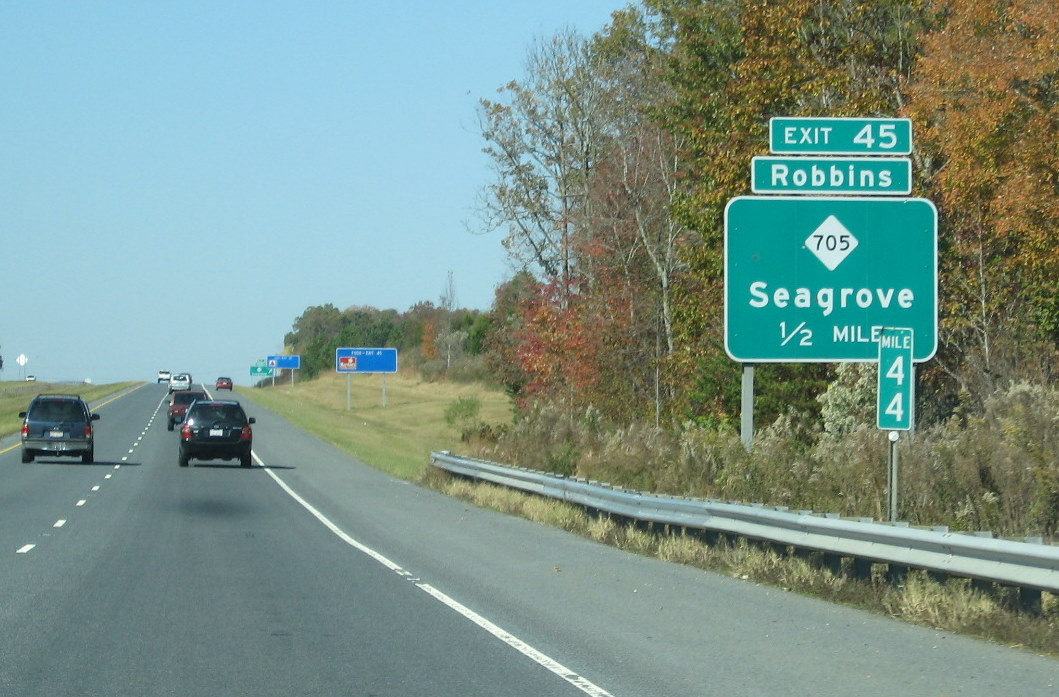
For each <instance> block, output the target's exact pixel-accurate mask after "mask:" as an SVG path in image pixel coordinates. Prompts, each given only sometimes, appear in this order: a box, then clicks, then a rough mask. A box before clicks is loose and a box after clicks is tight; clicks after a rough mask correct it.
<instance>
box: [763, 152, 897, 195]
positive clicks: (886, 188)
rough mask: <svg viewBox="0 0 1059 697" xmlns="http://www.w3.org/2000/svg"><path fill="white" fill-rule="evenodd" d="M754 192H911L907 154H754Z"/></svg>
mask: <svg viewBox="0 0 1059 697" xmlns="http://www.w3.org/2000/svg"><path fill="white" fill-rule="evenodd" d="M750 190H751V191H753V192H754V193H755V194H859V195H862V196H881V195H905V194H910V193H912V160H910V159H908V158H907V157H755V158H753V159H752V160H751V163H750Z"/></svg>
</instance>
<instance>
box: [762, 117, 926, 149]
mask: <svg viewBox="0 0 1059 697" xmlns="http://www.w3.org/2000/svg"><path fill="white" fill-rule="evenodd" d="M769 146H770V149H771V150H772V152H774V153H777V154H786V155H908V154H911V152H912V121H911V120H910V119H889V118H816V117H800V116H780V117H776V118H773V119H770V120H769Z"/></svg>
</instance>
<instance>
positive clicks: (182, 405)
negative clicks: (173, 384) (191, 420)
mask: <svg viewBox="0 0 1059 697" xmlns="http://www.w3.org/2000/svg"><path fill="white" fill-rule="evenodd" d="M196 399H206V393H205V392H202V391H201V390H177V391H176V392H174V393H173V394H171V395H170V396H169V423H168V424H167V425H166V428H168V429H169V430H170V431H172V430H173V425H174V424H178V423H180V422H181V421H183V420H184V415H185V414H187V411H188V407H189V406H191V403H192V402H194V401H195V400H196Z"/></svg>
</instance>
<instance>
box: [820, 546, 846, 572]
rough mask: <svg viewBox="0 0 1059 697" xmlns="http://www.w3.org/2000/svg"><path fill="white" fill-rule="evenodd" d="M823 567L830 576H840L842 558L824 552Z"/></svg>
mask: <svg viewBox="0 0 1059 697" xmlns="http://www.w3.org/2000/svg"><path fill="white" fill-rule="evenodd" d="M822 559H823V565H824V568H825V569H827V570H828V571H830V572H831V575H832V576H841V575H842V556H841V555H839V554H832V553H830V552H824V554H823V557H822Z"/></svg>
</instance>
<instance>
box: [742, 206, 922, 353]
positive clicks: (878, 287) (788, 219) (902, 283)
mask: <svg viewBox="0 0 1059 697" xmlns="http://www.w3.org/2000/svg"><path fill="white" fill-rule="evenodd" d="M724 325H725V326H724V330H725V350H726V351H727V352H728V355H729V356H731V357H732V358H733V359H734V360H737V361H740V362H744V363H775V362H791V363H795V362H842V361H863V362H874V361H876V360H877V359H878V341H879V334H880V332H881V331H882V328H883V327H909V328H911V329H912V331H913V333H914V335H915V348H916V355H915V360H916V361H917V362H922V361H926V360H929V359H930V358H931V357H933V355H934V353H935V351H936V350H937V330H938V220H937V210H936V209H935V208H934V204H932V203H931V202H930V201H929V200H926V199H919V198H865V197H859V198H854V197H835V196H833V197H809V196H740V197H737V198H734V199H732V200H731V201H729V202H728V206H727V207H726V208H725V226H724Z"/></svg>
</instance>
